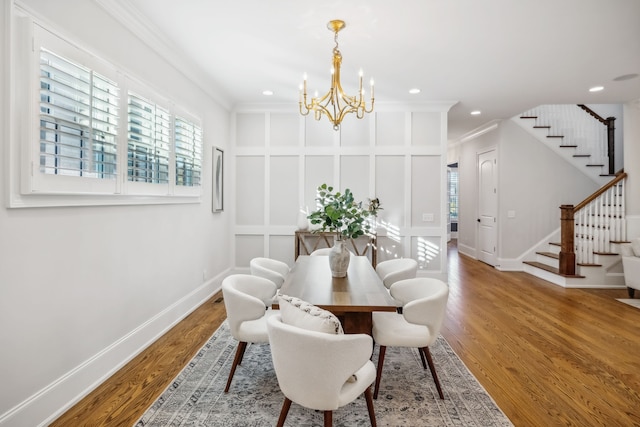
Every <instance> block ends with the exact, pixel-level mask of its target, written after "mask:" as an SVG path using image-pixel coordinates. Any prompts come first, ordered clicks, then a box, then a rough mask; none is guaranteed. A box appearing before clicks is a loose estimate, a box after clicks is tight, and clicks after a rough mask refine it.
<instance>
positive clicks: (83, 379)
mask: <svg viewBox="0 0 640 427" xmlns="http://www.w3.org/2000/svg"><path fill="white" fill-rule="evenodd" d="M227 274H228V271H225V272H224V273H221V274H220V275H218V276H216V277H214V278H212V279H210V280H208V281H207V282H205V283H204V284H202V286H200V287H198V288H197V289H195V290H194V291H193V292H191V293H189V294H188V295H186V296H185V297H183V298H182V299H180V300H178V301H176V302H175V303H174V304H172V305H171V306H169V307H167V308H166V309H165V310H163V311H161V312H160V313H158V314H157V315H156V316H154V317H152V318H151V319H149V320H148V321H147V322H145V323H144V324H142V325H140V326H139V327H137V328H136V329H134V330H132V331H131V332H130V333H129V334H127V335H125V336H124V337H122V338H121V339H119V340H118V341H116V342H114V343H113V344H111V345H110V346H108V347H107V348H105V349H104V350H102V351H101V352H99V353H98V354H96V355H95V356H93V357H91V358H90V359H88V360H86V361H85V362H84V363H82V364H80V365H78V366H76V367H75V368H74V369H72V370H71V371H69V372H67V373H66V374H65V375H63V376H62V377H60V378H58V379H57V380H56V381H54V382H52V383H51V384H49V385H47V386H46V387H44V388H43V389H41V390H39V391H38V392H37V393H35V394H33V395H32V396H30V397H29V398H28V399H26V400H24V401H22V402H20V403H19V404H18V405H16V406H15V407H13V408H12V409H10V410H9V411H7V412H5V413H4V414H0V427H19V426H39V427H40V426H42V427H44V426H47V425H49V424H50V423H51V422H52V421H53V420H55V419H56V418H58V417H59V416H60V415H62V414H63V413H64V412H66V411H67V410H68V409H69V408H71V407H72V406H73V405H75V404H76V403H77V402H79V401H80V400H81V399H82V398H83V397H85V396H86V395H87V394H89V393H90V392H91V391H93V390H94V389H95V388H96V387H97V386H99V385H100V384H102V383H103V382H104V381H105V380H106V379H108V378H109V377H110V376H112V375H113V374H114V373H115V372H117V371H118V370H119V369H121V368H122V367H123V366H124V365H126V364H127V363H128V362H129V361H131V360H132V359H133V358H134V357H135V356H137V355H138V354H140V352H142V351H143V350H144V349H145V348H147V347H148V346H149V345H151V344H152V343H153V342H155V341H156V340H157V339H158V338H160V337H161V336H162V335H164V334H165V333H166V332H167V331H168V330H169V329H171V328H172V327H173V326H175V325H176V324H177V323H179V322H180V321H181V320H182V319H184V318H185V317H186V316H187V315H189V314H190V313H191V312H192V311H194V310H195V309H196V308H198V307H199V306H200V305H201V304H202V303H204V302H205V301H207V300H208V299H209V298H211V296H212V295H213V294H215V293H216V292H218V291H219V290H220V286H221V282H222V279H223V278H224V277H225V276H226V275H227Z"/></svg>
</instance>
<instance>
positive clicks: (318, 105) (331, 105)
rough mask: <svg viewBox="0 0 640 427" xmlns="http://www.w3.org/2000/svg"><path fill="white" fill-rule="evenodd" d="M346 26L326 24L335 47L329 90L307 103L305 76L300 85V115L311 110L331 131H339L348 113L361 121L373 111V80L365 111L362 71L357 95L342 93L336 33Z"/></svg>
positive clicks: (338, 21)
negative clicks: (326, 122) (369, 99)
mask: <svg viewBox="0 0 640 427" xmlns="http://www.w3.org/2000/svg"><path fill="white" fill-rule="evenodd" d="M345 26H346V24H345V23H344V21H340V20H333V21H330V22H329V23H328V24H327V28H329V29H330V30H331V31H333V32H334V34H335V35H334V40H335V42H336V46H335V47H334V48H333V68H332V69H331V88H330V89H329V91H328V92H327V93H326V94H325V95H324V96H322V97H321V98H319V97H318V94H317V92H316V95H315V96H314V97H313V98H311V102H310V103H308V102H307V75H306V74H305V75H304V82H303V83H302V85H300V114H302V115H303V116H306V115H307V114H309V112H310V111H312V110H313V116H314V118H315V119H316V120H320V117H321V116H322V114H324V115H326V116H327V118H328V119H329V120H330V121H331V123H333V129H334V130H339V129H340V123H341V122H342V119H343V118H344V116H346V115H347V114H348V113H356V117H357V118H359V119H361V118H363V117H364V114H365V113H370V112H372V111H373V101H374V96H373V79H371V82H370V84H371V106H370V108H368V109H367V103H366V101H365V100H364V89H362V70H360V84H359V90H358V95H356V96H349V95H347V94H346V93H344V90H343V89H342V85H341V83H340V64H341V63H342V55H341V54H340V51H339V50H338V32H339V31H340V30H342V29H343V28H344V27H345Z"/></svg>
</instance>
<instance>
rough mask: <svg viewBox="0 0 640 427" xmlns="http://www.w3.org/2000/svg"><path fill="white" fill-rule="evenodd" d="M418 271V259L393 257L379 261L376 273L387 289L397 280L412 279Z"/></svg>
mask: <svg viewBox="0 0 640 427" xmlns="http://www.w3.org/2000/svg"><path fill="white" fill-rule="evenodd" d="M417 272H418V261H416V260H415V259H413V258H395V259H389V260H386V261H382V262H379V263H378V265H376V273H377V274H378V277H380V280H382V283H384V286H385V287H386V288H387V289H389V288H391V285H393V284H394V283H395V282H397V281H399V280H405V279H413V278H415V277H416V274H417Z"/></svg>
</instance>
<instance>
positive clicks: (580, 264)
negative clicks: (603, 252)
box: [577, 262, 602, 267]
mask: <svg viewBox="0 0 640 427" xmlns="http://www.w3.org/2000/svg"><path fill="white" fill-rule="evenodd" d="M577 265H579V266H580V267H602V264H589V263H586V262H579V263H578V264H577Z"/></svg>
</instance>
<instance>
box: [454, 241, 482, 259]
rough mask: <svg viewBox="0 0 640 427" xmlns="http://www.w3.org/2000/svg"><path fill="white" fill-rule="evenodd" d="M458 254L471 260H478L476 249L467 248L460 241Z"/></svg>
mask: <svg viewBox="0 0 640 427" xmlns="http://www.w3.org/2000/svg"><path fill="white" fill-rule="evenodd" d="M458 253H460V254H463V255H466V256H468V257H470V258H473V259H478V258H477V257H476V248H474V247H471V246H466V245H463V244H461V243H460V241H458Z"/></svg>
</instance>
